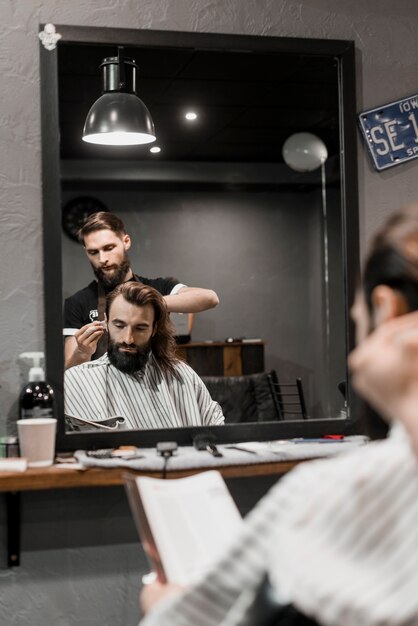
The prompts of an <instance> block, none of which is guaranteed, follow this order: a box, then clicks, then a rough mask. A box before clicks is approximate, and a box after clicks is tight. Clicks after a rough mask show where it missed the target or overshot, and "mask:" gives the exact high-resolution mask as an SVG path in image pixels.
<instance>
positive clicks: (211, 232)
mask: <svg viewBox="0 0 418 626" xmlns="http://www.w3.org/2000/svg"><path fill="white" fill-rule="evenodd" d="M118 186H120V183H119V184H118ZM81 193H82V192H77V190H74V191H72V192H71V195H70V193H65V194H64V201H65V199H69V198H70V197H74V196H77V195H80V194H81ZM89 194H91V195H93V196H94V197H97V198H98V199H100V200H102V201H103V202H104V204H105V205H106V206H107V207H108V209H109V210H110V211H112V212H115V213H117V214H118V215H119V216H120V217H121V218H122V219H123V221H124V223H125V225H126V227H127V229H128V232H129V233H130V234H131V236H132V239H133V241H134V245H133V247H132V249H131V251H130V258H131V261H132V264H133V267H134V269H135V271H136V272H138V273H140V274H143V275H144V276H169V275H172V274H174V275H176V277H177V278H179V280H180V281H182V282H185V283H186V284H189V285H191V286H204V287H208V288H213V289H215V290H216V291H217V293H218V295H219V296H220V299H221V305H220V306H219V307H218V308H217V309H215V310H214V311H208V312H206V313H201V314H199V315H196V316H195V320H194V325H193V333H192V338H193V341H206V340H217V341H222V340H224V339H225V338H227V337H247V338H254V337H255V338H261V339H262V340H265V341H266V345H265V367H266V369H275V370H277V371H278V373H279V375H280V373H281V374H282V377H283V378H284V379H291V378H295V377H297V376H300V377H301V378H302V380H303V381H304V386H305V392H306V396H307V397H308V398H309V399H310V401H311V402H310V406H311V407H312V408H313V411H315V405H319V406H318V407H317V408H316V410H317V411H318V413H317V414H316V415H315V416H316V417H320V416H323V412H324V410H326V407H324V406H321V404H322V403H321V397H322V396H323V393H322V390H323V388H322V386H320V384H321V382H322V381H319V382H320V384H318V372H319V371H321V370H322V365H323V361H322V358H323V350H322V347H323V329H324V326H323V318H322V294H321V293H320V291H318V286H319V288H320V286H321V253H320V251H321V244H322V242H321V217H322V209H321V198H320V192H319V191H311V192H302V193H296V194H291V193H282V194H280V193H279V194H277V193H272V192H268V191H265V192H263V193H248V192H247V193H239V192H230V193H219V192H199V191H194V192H187V191H186V192H184V191H181V192H179V191H171V192H158V191H145V192H144V191H138V190H125V191H120V190H115V191H102V190H98V191H97V192H96V190H94V189H92V190H91V191H90V190H89ZM331 197H332V196H331ZM329 210H330V211H329V212H330V215H331V218H332V216H333V211H332V202H329ZM334 215H335V212H334ZM340 227H341V225H340V222H339V216H338V213H337V221H336V223H332V221H331V224H330V235H329V238H330V240H331V242H332V253H333V257H332V259H333V260H334V262H333V263H331V268H332V270H333V273H332V274H331V280H333V283H332V285H331V287H333V303H332V309H331V314H332V318H331V322H332V324H331V327H332V331H334V329H335V328H336V329H338V328H340V327H342V326H341V324H343V323H344V318H343V315H344V311H343V288H342V284H341V270H340V267H341V264H340V260H341V233H340ZM331 228H332V230H331ZM331 232H332V236H331ZM63 254H64V257H63V258H64V263H63V276H64V295H69V294H71V293H73V292H74V291H76V290H77V289H78V288H80V287H81V286H84V285H85V284H87V283H88V282H89V281H90V280H91V270H90V267H89V265H88V263H87V261H86V259H85V256H84V253H83V251H82V249H81V247H80V246H79V245H78V244H76V243H74V242H72V241H71V240H69V239H68V237H66V236H63ZM68 259H71V263H69V262H68ZM66 260H67V261H66ZM315 274H316V276H315ZM332 340H333V346H334V348H333V354H334V355H335V354H336V353H337V354H341V353H342V351H343V350H344V344H343V342H344V334H343V333H341V332H338V331H336V332H333V334H332ZM335 342H338V343H340V342H341V348H340V349H336V348H335ZM333 374H334V376H333V379H332V381H333V384H335V389H336V386H337V383H338V382H339V381H340V380H341V379H342V378H344V365H343V363H342V362H341V360H340V364H339V366H338V368H333ZM323 384H324V386H326V381H323ZM340 405H341V398H340V397H338V395H337V393H336V394H335V396H334V402H333V404H332V405H331V406H333V407H334V410H335V411H338V410H339V408H338V407H339V406H340ZM311 413H312V409H311ZM321 413H322V414H321Z"/></svg>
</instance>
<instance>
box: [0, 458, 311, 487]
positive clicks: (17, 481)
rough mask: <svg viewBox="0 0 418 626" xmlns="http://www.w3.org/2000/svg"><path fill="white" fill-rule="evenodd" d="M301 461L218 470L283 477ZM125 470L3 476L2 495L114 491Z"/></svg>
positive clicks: (41, 471) (159, 474) (44, 470)
mask: <svg viewBox="0 0 418 626" xmlns="http://www.w3.org/2000/svg"><path fill="white" fill-rule="evenodd" d="M299 462H300V461H278V462H276V463H257V464H251V465H228V466H225V467H217V468H216V469H217V470H219V471H220V473H221V474H222V476H223V477H224V478H245V477H251V476H271V475H277V476H281V475H283V474H286V472H288V471H289V470H291V469H292V468H293V467H294V466H295V465H297V464H298V463H299ZM207 470H208V468H207V467H204V468H191V469H188V470H180V471H173V472H170V471H168V472H167V478H183V477H184V476H191V475H193V474H198V473H200V472H205V471H207ZM127 471H129V472H133V471H134V470H129V469H126V468H115V469H107V468H106V469H102V468H89V469H86V470H73V469H63V468H60V467H59V466H57V465H54V466H53V467H46V468H41V469H28V470H26V472H0V492H11V491H13V492H16V491H40V490H43V489H68V488H78V487H112V486H115V485H122V484H123V479H122V475H123V474H124V473H126V472H127ZM134 473H135V474H138V476H151V477H153V478H162V472H150V471H147V472H139V471H137V472H134Z"/></svg>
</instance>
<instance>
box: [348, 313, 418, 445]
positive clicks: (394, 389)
mask: <svg viewBox="0 0 418 626" xmlns="http://www.w3.org/2000/svg"><path fill="white" fill-rule="evenodd" d="M348 364H349V367H350V369H351V372H352V382H353V386H354V388H355V389H356V391H358V393H359V394H360V395H361V396H363V398H364V399H365V400H367V402H369V403H370V404H371V405H372V406H374V408H375V409H377V410H378V411H379V413H380V414H381V415H383V416H384V417H386V418H387V419H388V420H400V421H402V422H403V423H404V424H405V426H406V427H407V429H408V430H409V432H410V434H411V436H413V438H414V439H415V437H416V442H417V444H418V312H414V313H408V314H407V315H402V316H401V317H397V318H395V319H392V320H389V321H388V322H385V323H384V324H382V325H381V326H379V327H378V328H377V329H376V330H375V331H374V332H373V333H371V334H370V335H369V337H367V339H365V340H364V341H363V342H362V343H361V344H360V345H359V346H358V347H357V348H356V349H355V350H354V351H353V352H352V353H351V355H350V356H349V359H348ZM417 449H418V448H417Z"/></svg>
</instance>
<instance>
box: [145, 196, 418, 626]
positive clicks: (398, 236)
mask: <svg viewBox="0 0 418 626" xmlns="http://www.w3.org/2000/svg"><path fill="white" fill-rule="evenodd" d="M416 309H418V207H411V208H407V209H405V210H404V211H402V212H400V213H397V214H396V215H394V216H393V217H392V218H391V219H390V220H389V221H388V222H387V223H386V225H385V226H384V227H383V229H382V230H381V231H380V232H379V233H378V234H377V236H376V238H375V240H374V242H373V245H372V248H371V250H370V253H369V256H368V258H367V261H366V265H365V270H364V277H363V285H362V288H361V289H359V290H358V292H357V296H356V302H355V305H354V307H353V309H352V315H353V318H354V321H355V323H356V330H357V342H358V347H357V348H356V350H354V352H353V353H352V354H351V356H350V359H349V365H350V368H351V370H352V373H353V384H354V385H355V387H356V389H357V390H358V391H359V392H360V393H361V394H362V395H363V396H364V397H365V399H366V400H368V401H369V402H370V403H371V404H373V405H374V407H375V408H376V409H377V410H379V411H380V412H381V414H382V415H384V417H385V418H386V419H387V420H388V421H389V422H391V430H390V434H389V437H388V438H387V439H386V440H383V441H380V442H375V443H372V444H370V445H368V446H364V447H363V448H360V449H358V450H355V451H353V452H348V453H346V454H342V455H341V456H339V457H338V458H334V459H331V460H320V461H313V462H309V463H304V464H302V465H300V466H299V467H298V468H296V469H295V470H293V471H292V472H290V473H289V474H288V475H287V476H285V477H284V478H283V479H282V480H281V481H280V482H279V483H278V484H277V485H276V486H275V487H273V489H272V490H271V491H270V492H269V493H268V494H267V495H266V496H265V497H264V498H263V499H262V500H261V501H260V502H259V504H258V505H257V506H256V507H255V508H254V510H253V511H252V512H251V513H250V514H249V515H248V517H247V518H246V520H245V524H244V525H243V529H242V532H241V533H239V535H238V536H237V537H236V540H235V541H234V542H233V544H232V545H231V546H230V548H229V550H227V551H226V553H225V555H224V556H223V557H222V558H221V560H220V561H219V563H217V564H216V565H215V566H214V567H213V568H212V569H211V570H210V571H209V572H208V573H207V574H206V575H205V577H204V578H203V579H202V580H201V581H199V582H198V583H197V584H196V585H195V586H192V587H190V588H186V589H180V588H179V587H178V586H176V585H174V584H168V585H162V584H159V583H154V584H152V585H146V586H145V587H144V588H143V589H142V591H141V605H142V609H143V611H144V613H146V616H145V617H144V619H143V621H141V626H281V625H283V626H294V625H296V624H297V625H298V626H299V625H301V624H303V625H306V624H312V623H316V624H321V625H323V626H418V313H417V312H414V313H413V312H412V311H415V310H416ZM404 314H405V315H404ZM414 446H415V447H414ZM266 576H267V577H268V579H269V583H270V586H271V589H272V591H273V592H274V593H275V595H276V602H275V606H272V613H271V615H270V618H266V616H265V615H264V619H263V617H262V614H261V613H262V611H261V609H260V608H259V609H258V610H255V603H256V601H257V598H259V597H260V594H259V591H260V587H262V586H263V581H265V579H266ZM266 604H267V603H266V602H265V603H264V609H265V610H267V608H266ZM280 605H281V607H280ZM260 606H261V608H263V606H262V605H261V604H260V605H259V607H260ZM311 620H312V621H311Z"/></svg>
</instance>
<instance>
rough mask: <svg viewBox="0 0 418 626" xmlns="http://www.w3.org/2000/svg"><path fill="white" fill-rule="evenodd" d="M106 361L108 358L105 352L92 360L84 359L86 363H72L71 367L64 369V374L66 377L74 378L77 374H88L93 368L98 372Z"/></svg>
mask: <svg viewBox="0 0 418 626" xmlns="http://www.w3.org/2000/svg"><path fill="white" fill-rule="evenodd" d="M108 363H109V360H108V358H107V354H103V356H101V357H100V358H98V359H95V360H94V361H86V363H80V365H74V366H73V367H70V368H68V369H67V370H65V373H64V374H65V377H66V378H75V377H77V376H78V375H85V374H87V375H88V374H89V373H90V372H93V370H94V371H95V372H98V371H100V370H101V369H104V368H105V367H106V366H107V365H108Z"/></svg>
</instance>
